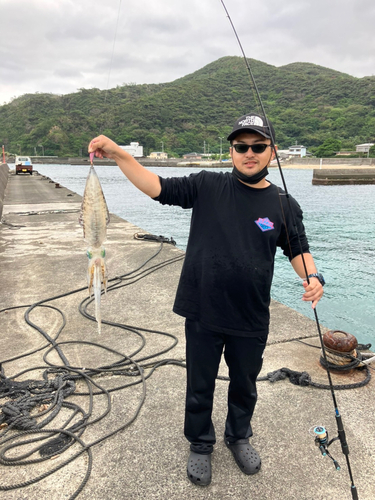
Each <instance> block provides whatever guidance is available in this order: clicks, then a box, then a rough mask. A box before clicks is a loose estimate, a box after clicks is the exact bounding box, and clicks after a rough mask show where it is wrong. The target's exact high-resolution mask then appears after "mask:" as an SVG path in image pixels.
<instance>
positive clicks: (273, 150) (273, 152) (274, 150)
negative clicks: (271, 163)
mask: <svg viewBox="0 0 375 500" xmlns="http://www.w3.org/2000/svg"><path fill="white" fill-rule="evenodd" d="M277 150H278V146H277V145H276V144H275V148H274V149H272V158H271V159H272V160H274V159H275V158H276V151H277Z"/></svg>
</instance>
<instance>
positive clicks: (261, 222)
mask: <svg viewBox="0 0 375 500" xmlns="http://www.w3.org/2000/svg"><path fill="white" fill-rule="evenodd" d="M254 222H255V224H256V225H257V226H258V227H259V228H260V229H261V230H262V231H263V232H264V231H271V229H274V224H273V222H271V221H270V220H269V218H268V217H266V218H265V219H262V218H261V217H259V219H258V220H256V221H254Z"/></svg>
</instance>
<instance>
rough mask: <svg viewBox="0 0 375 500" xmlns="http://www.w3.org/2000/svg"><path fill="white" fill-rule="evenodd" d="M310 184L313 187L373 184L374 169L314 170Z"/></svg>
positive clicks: (374, 181)
mask: <svg viewBox="0 0 375 500" xmlns="http://www.w3.org/2000/svg"><path fill="white" fill-rule="evenodd" d="M312 183H313V185H315V186H319V185H321V186H333V185H345V184H375V169H374V168H347V169H346V168H343V169H334V168H333V169H314V173H313V179H312Z"/></svg>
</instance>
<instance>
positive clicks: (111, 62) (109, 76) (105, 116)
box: [99, 0, 122, 135]
mask: <svg viewBox="0 0 375 500" xmlns="http://www.w3.org/2000/svg"><path fill="white" fill-rule="evenodd" d="M121 3H122V0H119V6H118V11H117V19H116V27H115V34H114V37H113V44H112V54H111V59H110V63H109V71H108V78H107V88H106V89H105V93H104V109H105V106H106V103H107V95H108V90H109V81H110V78H111V72H112V64H113V58H114V54H115V46H116V38H117V30H118V24H119V20H120V13H121ZM108 121H109V120H108V110H107V111H106V113H105V114H104V115H103V120H102V123H101V125H100V127H99V135H101V134H102V132H103V128H104V125H108Z"/></svg>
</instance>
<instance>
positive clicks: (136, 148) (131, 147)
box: [120, 142, 143, 158]
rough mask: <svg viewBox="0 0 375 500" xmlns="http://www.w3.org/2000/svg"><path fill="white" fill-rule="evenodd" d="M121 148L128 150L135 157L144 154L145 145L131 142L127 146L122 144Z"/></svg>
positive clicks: (140, 156)
mask: <svg viewBox="0 0 375 500" xmlns="http://www.w3.org/2000/svg"><path fill="white" fill-rule="evenodd" d="M120 148H121V149H123V150H124V151H127V152H128V153H129V154H131V155H132V156H134V158H142V156H143V146H140V145H139V142H131V143H130V144H128V145H127V146H120Z"/></svg>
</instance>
